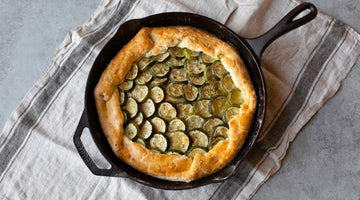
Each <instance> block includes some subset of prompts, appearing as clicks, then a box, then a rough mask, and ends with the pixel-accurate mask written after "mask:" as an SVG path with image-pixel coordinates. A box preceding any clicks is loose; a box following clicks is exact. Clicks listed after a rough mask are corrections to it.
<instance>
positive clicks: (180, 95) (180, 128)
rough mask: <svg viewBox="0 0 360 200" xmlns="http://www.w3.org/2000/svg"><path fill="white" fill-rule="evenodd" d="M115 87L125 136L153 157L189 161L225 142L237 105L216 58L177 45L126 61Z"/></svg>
mask: <svg viewBox="0 0 360 200" xmlns="http://www.w3.org/2000/svg"><path fill="white" fill-rule="evenodd" d="M118 89H119V93H120V98H119V101H120V105H121V110H122V111H123V115H124V127H125V130H124V134H125V136H126V137H128V138H129V139H130V140H132V141H133V142H137V143H139V144H141V145H143V146H144V147H146V148H148V149H151V150H152V151H154V152H156V153H164V154H173V155H187V156H189V157H194V156H195V155H196V154H199V153H200V154H204V153H206V152H208V151H209V150H210V149H212V148H213V147H214V146H215V145H216V144H218V143H220V142H222V141H224V140H226V139H227V138H228V136H227V132H228V130H229V125H228V122H229V121H230V120H231V119H232V118H233V116H235V115H238V114H239V113H240V106H241V104H242V103H243V98H242V94H241V90H240V89H239V88H237V87H236V86H235V85H234V82H233V80H232V78H231V76H230V74H229V72H228V71H227V70H226V69H225V68H224V66H223V64H222V63H221V61H220V60H217V59H216V58H213V57H211V56H209V55H207V54H205V53H203V52H197V51H192V50H190V49H187V48H183V49H182V48H179V47H171V48H169V49H168V50H167V51H166V52H162V53H161V54H157V55H153V56H151V57H145V56H144V57H142V58H141V59H139V60H138V61H136V62H134V63H132V65H131V68H130V70H129V72H128V73H127V74H126V76H125V80H124V81H123V82H122V83H121V84H120V85H119V86H118Z"/></svg>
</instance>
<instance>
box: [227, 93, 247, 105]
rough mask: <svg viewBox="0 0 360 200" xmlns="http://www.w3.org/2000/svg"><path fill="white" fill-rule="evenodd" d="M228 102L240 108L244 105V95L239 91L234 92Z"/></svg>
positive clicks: (230, 94)
mask: <svg viewBox="0 0 360 200" xmlns="http://www.w3.org/2000/svg"><path fill="white" fill-rule="evenodd" d="M228 100H229V102H230V103H231V105H233V106H240V105H241V104H243V103H244V99H243V96H242V93H241V91H240V90H239V89H234V90H232V91H231V92H230V93H229V95H228Z"/></svg>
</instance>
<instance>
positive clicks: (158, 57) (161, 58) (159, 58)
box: [155, 52, 170, 62]
mask: <svg viewBox="0 0 360 200" xmlns="http://www.w3.org/2000/svg"><path fill="white" fill-rule="evenodd" d="M169 55H170V54H169V52H165V53H162V54H159V55H156V56H155V60H156V61H157V62H164V61H165V60H166V59H167V58H168V57H169Z"/></svg>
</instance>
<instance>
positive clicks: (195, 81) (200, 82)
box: [188, 75, 205, 86]
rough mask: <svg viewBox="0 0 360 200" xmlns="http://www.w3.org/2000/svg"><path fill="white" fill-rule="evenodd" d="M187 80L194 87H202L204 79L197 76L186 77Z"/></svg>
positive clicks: (201, 76)
mask: <svg viewBox="0 0 360 200" xmlns="http://www.w3.org/2000/svg"><path fill="white" fill-rule="evenodd" d="M188 79H189V80H190V82H191V83H192V84H194V85H196V86H201V85H204V83H205V78H204V76H203V75H198V76H188Z"/></svg>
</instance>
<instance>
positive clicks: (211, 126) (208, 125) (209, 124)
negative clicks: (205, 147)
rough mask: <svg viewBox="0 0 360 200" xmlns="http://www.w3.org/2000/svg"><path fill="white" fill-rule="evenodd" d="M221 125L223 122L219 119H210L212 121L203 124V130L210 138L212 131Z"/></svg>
mask: <svg viewBox="0 0 360 200" xmlns="http://www.w3.org/2000/svg"><path fill="white" fill-rule="evenodd" d="M223 124H224V122H223V121H222V120H221V119H219V118H212V119H209V120H207V121H206V122H205V123H204V126H203V130H204V131H205V133H206V134H207V135H208V137H211V136H212V133H213V131H214V128H215V127H217V126H219V125H223Z"/></svg>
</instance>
